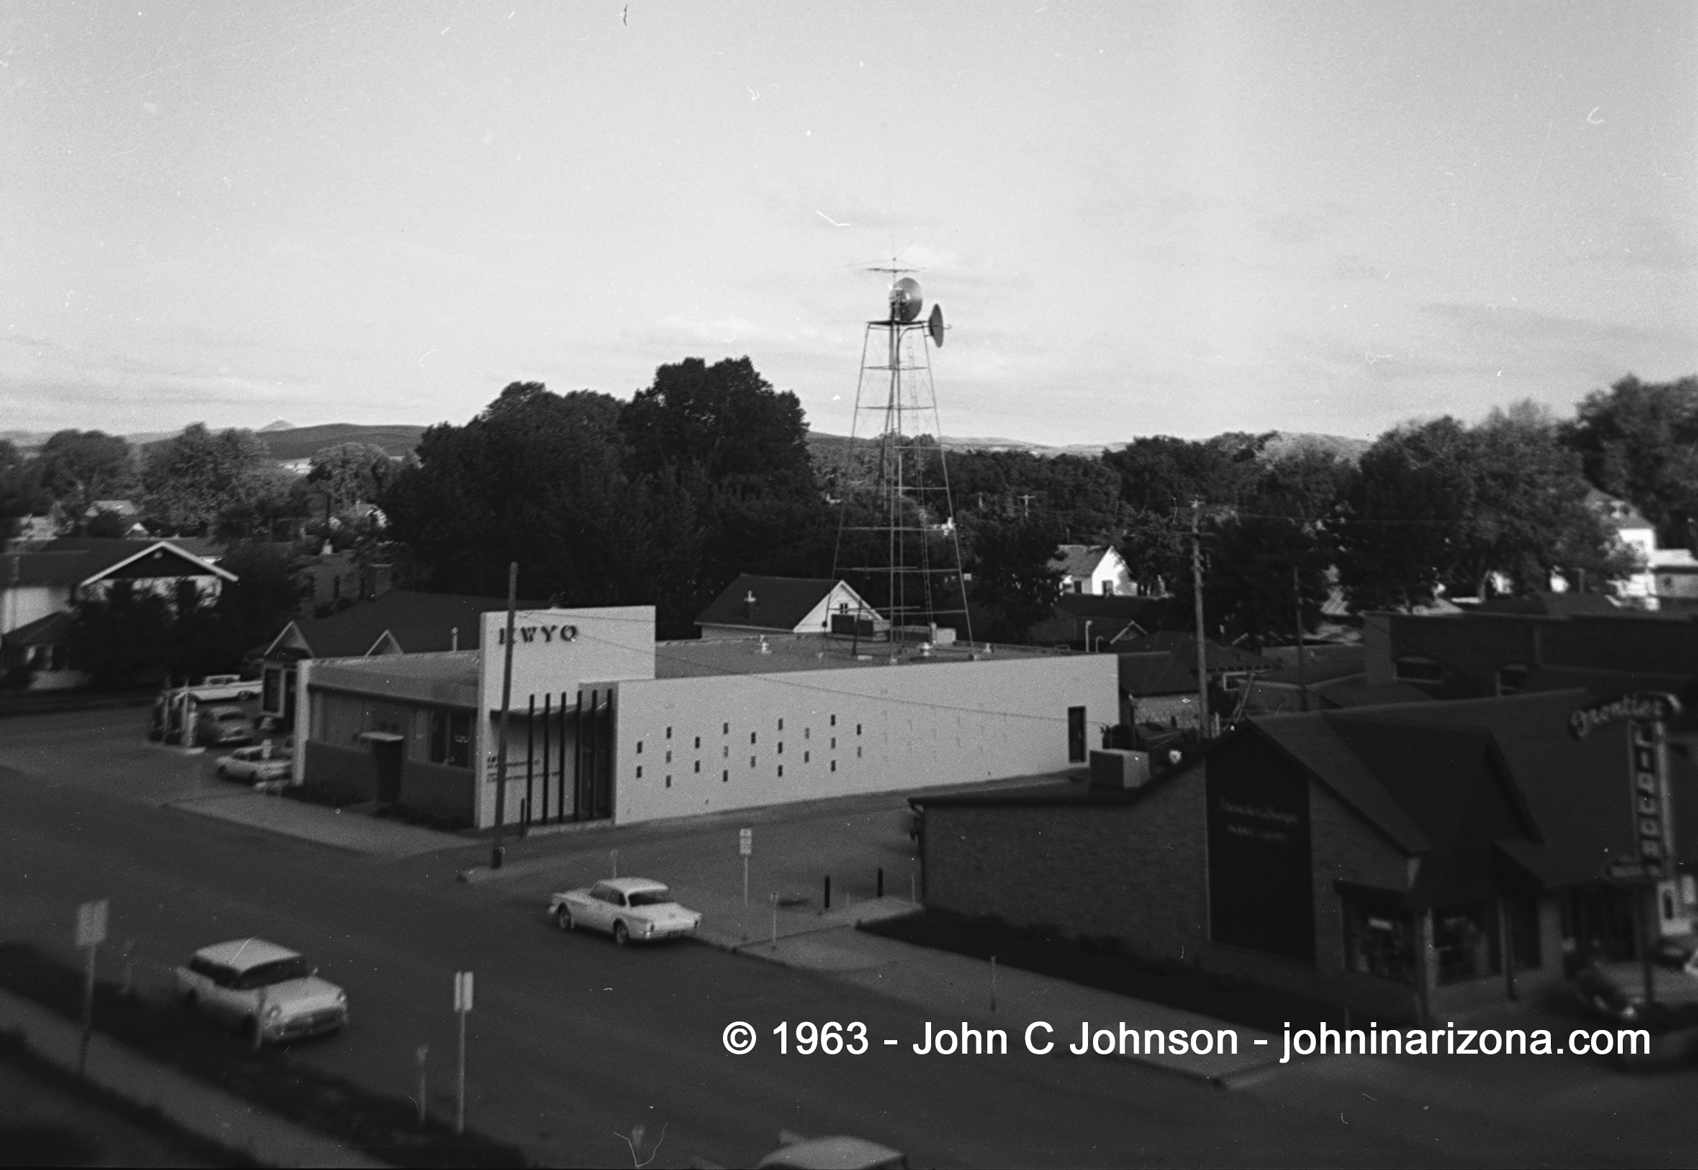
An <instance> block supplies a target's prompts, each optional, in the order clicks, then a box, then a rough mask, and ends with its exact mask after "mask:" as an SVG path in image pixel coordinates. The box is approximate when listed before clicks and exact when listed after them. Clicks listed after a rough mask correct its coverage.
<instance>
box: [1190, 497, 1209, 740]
mask: <svg viewBox="0 0 1698 1170" xmlns="http://www.w3.org/2000/svg"><path fill="white" fill-rule="evenodd" d="M1202 516H1203V501H1201V500H1192V501H1191V592H1192V596H1193V598H1194V599H1195V601H1196V606H1197V738H1198V740H1199V742H1200V741H1202V740H1205V739H1207V738H1208V737H1209V653H1208V649H1207V646H1206V643H1205V642H1204V638H1203V537H1202V532H1201V530H1200V529H1199V527H1198V526H1199V524H1200V523H1201V522H1202Z"/></svg>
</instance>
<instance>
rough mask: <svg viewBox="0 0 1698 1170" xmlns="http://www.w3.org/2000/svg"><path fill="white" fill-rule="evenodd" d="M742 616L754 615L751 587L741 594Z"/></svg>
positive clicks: (753, 598)
mask: <svg viewBox="0 0 1698 1170" xmlns="http://www.w3.org/2000/svg"><path fill="white" fill-rule="evenodd" d="M743 616H744V617H751V618H752V617H754V616H755V591H754V590H753V589H751V590H749V591H748V592H747V593H745V594H743Z"/></svg>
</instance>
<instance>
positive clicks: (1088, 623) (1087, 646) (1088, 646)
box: [1085, 618, 1091, 653]
mask: <svg viewBox="0 0 1698 1170" xmlns="http://www.w3.org/2000/svg"><path fill="white" fill-rule="evenodd" d="M1090 649H1091V619H1090V618H1086V619H1085V651H1086V653H1089V652H1090Z"/></svg>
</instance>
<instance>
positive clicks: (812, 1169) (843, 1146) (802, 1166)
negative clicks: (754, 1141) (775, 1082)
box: [755, 1130, 908, 1170]
mask: <svg viewBox="0 0 1698 1170" xmlns="http://www.w3.org/2000/svg"><path fill="white" fill-rule="evenodd" d="M778 1142H779V1148H778V1149H776V1150H774V1151H773V1152H772V1153H770V1154H768V1155H767V1156H766V1157H764V1158H762V1159H761V1160H760V1161H759V1162H756V1163H755V1166H756V1167H757V1170H759V1168H765V1167H780V1168H783V1170H907V1166H908V1156H907V1155H906V1154H904V1153H902V1152H901V1151H900V1150H893V1149H891V1148H890V1147H889V1146H881V1145H879V1144H878V1143H877V1142H870V1141H868V1140H867V1139H866V1138H858V1137H847V1136H844V1135H837V1136H834V1137H817V1138H805V1137H803V1136H802V1135H801V1134H799V1133H790V1132H789V1131H788V1130H780V1131H779V1134H778Z"/></svg>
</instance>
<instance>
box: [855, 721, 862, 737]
mask: <svg viewBox="0 0 1698 1170" xmlns="http://www.w3.org/2000/svg"><path fill="white" fill-rule="evenodd" d="M855 734H856V735H860V734H861V725H860V724H859V723H857V724H855Z"/></svg>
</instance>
